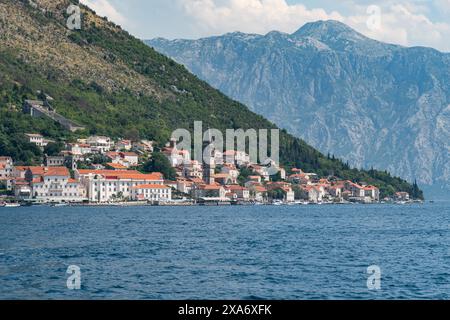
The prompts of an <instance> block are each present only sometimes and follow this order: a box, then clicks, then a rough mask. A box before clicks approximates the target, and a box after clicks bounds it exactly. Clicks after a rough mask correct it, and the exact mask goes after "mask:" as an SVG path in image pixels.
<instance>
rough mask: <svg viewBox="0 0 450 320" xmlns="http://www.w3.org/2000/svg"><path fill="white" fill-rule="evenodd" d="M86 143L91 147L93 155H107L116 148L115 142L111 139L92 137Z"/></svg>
mask: <svg viewBox="0 0 450 320" xmlns="http://www.w3.org/2000/svg"><path fill="white" fill-rule="evenodd" d="M86 143H87V144H88V145H89V146H90V147H91V150H92V153H105V152H107V151H109V150H111V148H112V147H113V146H114V142H113V141H112V140H111V138H109V137H104V136H92V137H89V138H87V140H86Z"/></svg>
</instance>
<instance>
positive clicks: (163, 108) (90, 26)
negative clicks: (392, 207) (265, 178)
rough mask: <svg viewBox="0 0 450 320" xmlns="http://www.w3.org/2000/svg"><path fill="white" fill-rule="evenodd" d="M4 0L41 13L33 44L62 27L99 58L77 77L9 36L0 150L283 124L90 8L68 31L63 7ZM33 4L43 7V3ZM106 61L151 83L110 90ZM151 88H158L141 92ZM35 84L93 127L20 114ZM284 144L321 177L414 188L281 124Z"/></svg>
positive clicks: (2, 57)
mask: <svg viewBox="0 0 450 320" xmlns="http://www.w3.org/2000/svg"><path fill="white" fill-rule="evenodd" d="M5 2H6V4H7V6H9V8H10V9H11V10H13V11H12V12H15V13H16V14H17V16H18V17H19V16H25V15H27V16H28V18H30V19H33V20H35V22H36V26H33V28H36V29H32V28H31V27H30V30H27V31H26V32H25V31H24V32H23V34H22V35H21V36H23V37H25V38H26V39H27V40H26V41H28V42H29V44H30V45H31V46H33V45H36V43H35V41H36V40H34V39H35V38H36V37H41V40H40V43H39V44H40V45H43V44H45V43H50V42H54V40H55V39H53V38H51V39H47V42H46V37H53V36H54V34H47V33H42V29H39V28H40V26H46V27H51V28H55V29H56V30H59V33H58V35H59V37H60V38H59V39H58V40H59V42H61V43H65V45H67V46H70V48H71V51H69V52H72V51H73V52H79V53H80V54H81V53H82V54H83V55H86V56H87V57H88V58H92V62H91V60H89V59H87V60H86V61H85V63H87V64H89V65H88V68H86V69H89V70H91V71H92V72H91V73H90V74H89V79H87V76H85V75H83V74H82V73H81V71H80V73H79V74H72V73H68V72H67V70H66V69H65V68H64V67H63V66H60V65H58V64H52V65H46V64H44V63H42V64H40V63H39V61H35V60H34V59H36V57H35V56H34V55H33V54H32V53H33V52H32V51H30V52H28V51H26V50H22V49H23V48H21V47H17V48H14V47H12V46H13V45H14V42H13V41H10V45H9V46H8V47H5V48H4V47H1V48H0V93H1V97H0V99H1V100H0V154H5V155H11V156H13V157H14V159H16V160H17V161H19V162H23V163H32V162H34V161H36V160H37V159H38V158H39V157H40V156H42V155H41V152H40V150H39V149H37V148H36V147H35V146H33V145H30V144H29V143H27V141H26V139H25V137H24V136H23V134H24V133H27V132H39V133H42V134H43V135H45V136H46V137H50V138H59V139H69V140H70V139H73V138H75V137H76V136H77V135H87V134H105V135H109V136H111V137H114V138H118V137H121V138H133V139H136V138H145V139H151V140H154V141H156V142H157V143H158V144H159V146H162V145H163V144H165V143H166V142H167V141H168V138H169V136H170V134H171V132H172V131H173V130H175V129H177V128H186V129H193V125H194V121H203V123H204V128H205V129H206V128H207V127H210V128H217V129H220V130H223V131H225V130H226V129H249V128H255V129H271V128H276V127H275V125H274V124H272V123H271V122H269V121H267V120H266V119H264V118H263V117H261V116H259V115H256V114H254V113H252V112H251V111H250V110H249V109H247V108H246V107H245V106H243V105H242V104H240V103H238V102H236V101H232V100H231V99H229V98H228V97H226V96H225V95H223V94H222V93H220V92H219V91H218V90H216V89H214V88H212V87H211V86H209V85H208V84H207V83H205V82H203V81H201V80H199V79H198V78H197V77H195V76H194V75H192V74H191V73H189V72H188V71H187V70H186V69H185V68H184V67H183V66H181V65H178V64H177V63H175V62H174V61H173V60H171V59H169V58H167V57H165V56H163V55H161V54H159V53H157V52H156V51H154V50H153V49H151V48H149V47H148V46H146V45H145V44H144V43H143V42H141V41H140V40H138V39H136V38H134V37H132V36H130V35H129V34H128V33H127V32H125V31H123V30H121V29H120V28H118V27H116V26H114V25H113V24H111V23H108V22H107V21H105V19H100V18H98V17H96V16H95V15H94V13H93V12H92V11H91V10H89V9H87V8H86V7H83V21H85V23H84V24H83V28H82V30H74V31H69V30H65V23H64V14H61V12H52V11H47V12H42V11H39V10H36V9H33V8H31V7H30V6H29V5H27V4H25V3H22V2H16V1H11V0H8V1H5ZM36 2H37V3H38V4H39V3H41V5H42V3H45V2H43V1H36ZM56 2H57V3H58V4H59V6H58V5H56V6H54V5H53V4H52V7H51V8H54V7H58V8H59V7H61V8H67V5H68V4H69V1H67V0H58V1H56ZM71 2H72V3H77V1H71ZM53 3H54V2H53ZM14 10H15V11H14ZM18 19H19V18H18ZM11 21H15V20H14V19H11ZM86 21H87V22H86ZM9 27H11V26H10V25H5V24H1V23H0V33H1V31H2V29H3V28H9ZM11 30H12V29H9V32H12V31H11ZM39 32H40V33H39ZM36 33H39V34H38V35H37V34H36ZM63 35H64V36H63ZM27 37H28V38H27ZM20 39H22V38H20ZM21 41H22V40H21ZM11 43H12V44H11ZM61 47H62V45H61ZM52 49H53V54H56V55H58V54H59V55H61V56H63V55H64V54H66V51H63V50H62V49H60V47H59V46H58V42H57V43H56V44H55V45H54V47H53V48H52ZM30 50H32V49H30ZM27 55H28V56H27ZM59 58H61V59H62V57H59ZM42 59H43V61H44V60H45V59H44V58H42ZM56 59H58V56H56ZM99 60H101V61H102V68H105V67H107V68H110V69H108V70H110V72H111V73H112V74H114V72H117V70H116V69H115V67H116V66H125V67H126V68H127V69H126V70H127V71H126V72H127V73H128V74H130V77H135V78H139V79H140V81H141V82H142V83H144V82H145V84H146V85H145V86H144V85H137V84H136V81H131V80H130V81H127V78H123V79H122V78H121V81H122V82H121V84H122V85H123V87H121V88H117V86H111V87H108V83H110V81H109V80H111V79H106V80H105V76H108V75H105V74H104V72H103V69H97V68H100V67H98V64H97V63H94V61H95V62H98V61H99ZM125 67H124V68H125ZM80 69H82V68H80ZM142 83H141V84H142ZM144 87H145V88H152V89H151V90H153V91H151V90H150V89H148V90H147V89H143V88H144ZM38 90H41V91H43V92H45V93H47V94H49V95H50V96H52V97H53V98H54V102H53V106H54V107H55V108H56V109H57V111H58V112H59V113H61V114H62V115H64V116H66V117H68V118H70V119H72V120H74V121H76V122H79V123H80V124H83V125H84V126H86V128H87V131H86V132H81V133H78V134H77V135H75V134H71V133H68V132H66V131H64V130H63V129H62V128H61V127H59V126H58V125H56V124H55V123H52V122H51V121H49V120H45V119H32V118H31V117H30V116H27V115H23V114H22V113H21V111H20V109H21V105H22V103H23V100H24V99H27V98H28V99H29V98H36V97H37V96H36V92H37V91H38ZM149 90H150V91H149ZM280 147H281V154H280V157H281V161H282V163H283V164H284V165H285V166H286V167H287V168H288V169H289V168H292V167H297V168H301V169H303V170H304V171H307V172H316V173H317V174H319V175H320V176H337V177H340V178H343V179H349V180H353V181H355V182H363V181H364V182H366V183H368V184H373V185H376V186H378V187H379V188H380V189H381V192H382V194H383V195H390V194H392V193H393V192H395V191H407V192H410V193H411V194H413V191H414V186H413V185H411V184H409V183H408V182H406V181H404V180H402V179H400V178H396V177H392V176H390V175H389V174H388V173H387V172H380V171H376V170H370V171H361V170H357V169H351V168H349V167H348V165H346V164H344V163H343V162H342V161H340V160H337V159H334V158H331V157H327V156H324V155H323V154H321V153H319V152H318V151H317V150H315V149H313V148H312V147H310V146H309V145H307V144H306V143H305V142H304V141H302V140H300V139H298V138H295V137H294V136H292V135H290V134H288V133H287V132H286V131H284V130H282V132H281V135H280ZM415 192H416V194H417V196H418V197H422V193H421V191H420V190H415Z"/></svg>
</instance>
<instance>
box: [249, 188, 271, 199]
mask: <svg viewBox="0 0 450 320" xmlns="http://www.w3.org/2000/svg"><path fill="white" fill-rule="evenodd" d="M249 190H250V198H251V199H252V200H254V201H257V202H264V201H266V200H267V189H266V188H264V187H263V186H262V185H256V184H255V185H252V186H250V187H249Z"/></svg>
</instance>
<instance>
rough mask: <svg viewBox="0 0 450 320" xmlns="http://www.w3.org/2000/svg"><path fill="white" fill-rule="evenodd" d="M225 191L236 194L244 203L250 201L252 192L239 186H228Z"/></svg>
mask: <svg viewBox="0 0 450 320" xmlns="http://www.w3.org/2000/svg"><path fill="white" fill-rule="evenodd" d="M225 190H226V191H227V192H229V193H232V194H236V199H238V200H242V201H249V200H250V190H249V189H248V188H245V187H242V186H239V185H231V186H226V187H225Z"/></svg>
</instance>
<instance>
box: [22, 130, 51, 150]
mask: <svg viewBox="0 0 450 320" xmlns="http://www.w3.org/2000/svg"><path fill="white" fill-rule="evenodd" d="M25 135H26V136H27V138H28V142H30V143H33V144H35V145H37V146H38V147H40V148H44V147H46V146H47V145H48V144H49V140H47V139H44V137H43V136H42V135H40V134H38V133H27V134H25Z"/></svg>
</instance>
